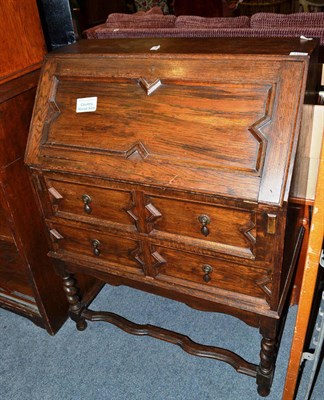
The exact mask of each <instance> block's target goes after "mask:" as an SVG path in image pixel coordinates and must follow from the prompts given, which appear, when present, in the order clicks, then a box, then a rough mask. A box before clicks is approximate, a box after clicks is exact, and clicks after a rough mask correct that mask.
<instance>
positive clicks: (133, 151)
mask: <svg viewBox="0 0 324 400" xmlns="http://www.w3.org/2000/svg"><path fill="white" fill-rule="evenodd" d="M148 155H149V152H148V151H147V150H146V148H145V146H144V145H143V143H141V142H138V143H136V144H135V145H134V146H132V147H131V148H130V149H129V150H127V151H126V158H127V159H128V160H134V161H140V160H145V158H146V157H147V156H148Z"/></svg>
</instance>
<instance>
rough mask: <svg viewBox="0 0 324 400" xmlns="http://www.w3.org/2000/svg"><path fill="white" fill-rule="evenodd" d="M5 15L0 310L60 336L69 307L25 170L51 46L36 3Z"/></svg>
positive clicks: (5, 9) (2, 8) (7, 7)
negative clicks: (43, 67) (38, 91)
mask: <svg viewBox="0 0 324 400" xmlns="http://www.w3.org/2000/svg"><path fill="white" fill-rule="evenodd" d="M0 13H1V34H2V40H1V44H0V53H1V65H0V142H1V149H0V306H1V307H3V308H6V309H8V310H11V311H14V312H16V313H18V314H21V315H23V316H26V317H28V318H30V319H31V320H32V321H33V322H35V323H36V324H37V325H39V326H41V327H43V328H46V329H47V331H48V332H49V333H51V334H54V333H55V332H56V331H57V330H58V329H59V328H60V326H61V325H62V323H63V322H64V321H65V320H66V318H67V313H68V304H67V301H66V298H65V296H64V292H63V289H62V286H61V284H60V281H59V278H58V276H57V274H56V273H55V270H54V267H53V265H52V262H51V261H50V259H49V258H48V257H47V252H48V250H49V245H48V240H47V238H46V234H45V232H44V225H43V222H42V218H41V211H40V209H39V206H38V205H37V202H36V199H35V195H34V192H33V188H32V184H31V182H30V179H29V173H28V169H27V167H26V166H25V165H24V153H25V147H26V142H27V136H28V130H29V124H30V120H31V116H32V110H33V106H34V100H35V95H36V89H37V84H38V79H39V71H40V67H41V63H42V61H43V57H44V55H45V53H46V49H45V42H44V38H43V32H42V29H41V24H40V20H39V16H38V10H37V6H36V1H34V0H26V1H24V2H23V4H18V2H16V1H7V2H1V4H0ZM83 281H84V283H83V287H84V293H86V292H87V293H88V292H89V291H90V292H91V291H92V289H90V288H92V286H91V283H90V282H85V280H84V279H83ZM86 289H87V290H86Z"/></svg>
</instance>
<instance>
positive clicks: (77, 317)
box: [62, 274, 87, 331]
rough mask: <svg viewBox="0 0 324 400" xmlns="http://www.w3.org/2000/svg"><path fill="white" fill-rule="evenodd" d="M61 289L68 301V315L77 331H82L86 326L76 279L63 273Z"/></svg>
mask: <svg viewBox="0 0 324 400" xmlns="http://www.w3.org/2000/svg"><path fill="white" fill-rule="evenodd" d="M62 279H63V289H64V292H65V294H66V298H67V301H68V303H69V311H70V317H71V319H73V321H75V323H76V328H77V330H78V331H84V330H85V329H86V327H87V322H86V320H85V319H84V318H83V317H82V316H81V312H82V309H83V307H82V304H81V302H80V297H79V295H78V293H79V289H78V286H77V281H76V279H75V278H74V277H73V275H72V274H65V275H64V276H63V278H62Z"/></svg>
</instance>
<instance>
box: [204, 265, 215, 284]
mask: <svg viewBox="0 0 324 400" xmlns="http://www.w3.org/2000/svg"><path fill="white" fill-rule="evenodd" d="M202 270H203V271H204V273H205V275H204V278H203V279H204V281H205V282H206V283H208V282H209V281H210V280H211V277H210V275H209V274H211V273H212V272H213V267H212V266H211V265H209V264H204V265H203V266H202Z"/></svg>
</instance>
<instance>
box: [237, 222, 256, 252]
mask: <svg viewBox="0 0 324 400" xmlns="http://www.w3.org/2000/svg"><path fill="white" fill-rule="evenodd" d="M253 228H255V223H254V222H252V221H249V222H248V223H247V224H246V225H243V226H240V228H239V231H240V232H241V233H243V235H244V236H245V237H246V238H247V239H248V241H249V242H250V243H251V244H252V246H254V245H255V242H256V238H255V237H254V236H253V234H252V232H251V231H252V229H253Z"/></svg>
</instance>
